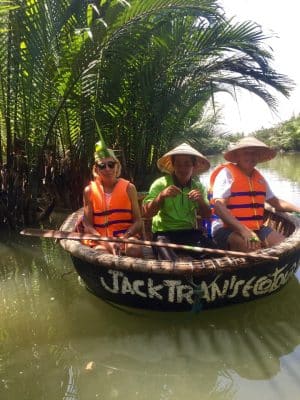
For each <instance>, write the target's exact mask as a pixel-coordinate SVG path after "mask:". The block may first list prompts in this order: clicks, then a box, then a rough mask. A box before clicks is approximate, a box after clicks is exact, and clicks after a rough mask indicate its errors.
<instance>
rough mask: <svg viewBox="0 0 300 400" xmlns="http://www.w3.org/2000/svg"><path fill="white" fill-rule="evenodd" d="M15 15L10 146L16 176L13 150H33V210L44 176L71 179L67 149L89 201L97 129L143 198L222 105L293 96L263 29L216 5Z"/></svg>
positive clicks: (48, 1)
mask: <svg viewBox="0 0 300 400" xmlns="http://www.w3.org/2000/svg"><path fill="white" fill-rule="evenodd" d="M5 4H6V5H5V6H4V4H2V3H1V5H0V11H1V10H2V11H6V13H4V14H3V13H2V14H1V24H4V26H5V28H6V29H3V30H1V31H0V35H1V39H2V43H5V46H3V47H2V49H1V50H0V81H1V86H0V110H1V115H0V118H1V128H2V129H1V132H2V139H3V140H2V142H1V143H0V145H1V144H2V149H4V148H5V150H6V160H7V163H8V165H9V166H12V165H13V164H14V160H13V157H14V142H15V140H16V139H17V138H18V139H22V140H23V143H24V146H23V147H24V151H25V154H26V157H27V162H28V165H29V166H30V168H28V174H27V176H26V185H27V186H26V187H27V192H26V193H27V194H28V196H27V198H26V201H25V200H24V202H26V204H27V202H28V201H29V200H30V203H33V204H34V203H35V202H36V200H37V198H38V196H39V195H40V193H41V190H42V187H43V185H41V182H42V180H41V178H42V177H43V176H44V175H45V170H46V169H47V170H48V171H50V172H51V171H52V172H51V173H52V177H54V178H55V177H57V176H60V175H61V174H59V173H60V166H61V163H60V162H59V161H60V157H61V156H62V155H64V154H65V152H66V150H67V149H69V151H71V153H68V154H71V155H72V158H74V157H76V160H77V161H76V163H75V164H74V163H73V164H72V165H73V166H72V167H71V171H72V173H73V175H72V176H73V178H72V183H71V184H70V182H69V184H70V186H69V188H70V190H72V191H73V192H76V191H77V192H78V198H79V196H80V194H81V190H82V186H83V183H84V179H86V178H87V171H88V166H89V165H88V164H89V162H91V159H92V155H93V146H94V143H95V141H96V140H97V137H98V133H97V130H96V129H95V121H98V124H99V126H100V129H101V132H102V134H103V135H104V136H105V138H106V141H107V143H108V144H109V145H111V146H114V147H116V148H118V149H119V150H120V151H121V153H120V156H121V157H122V155H123V159H124V163H123V164H124V167H126V168H124V171H125V174H126V175H127V176H129V177H130V178H131V179H134V180H135V181H136V182H137V184H138V187H139V188H142V184H143V183H144V182H145V179H144V174H145V173H148V174H149V178H150V176H151V175H153V174H154V173H155V160H156V159H157V157H158V156H159V155H160V154H161V153H163V152H164V151H165V150H166V149H167V148H169V147H170V146H171V145H172V144H175V143H176V138H177V137H178V135H179V134H180V133H181V132H185V131H186V130H188V129H189V126H190V125H191V122H192V121H193V122H195V121H194V115H195V110H197V111H199V114H200V115H201V114H202V110H203V107H205V105H206V103H207V102H208V100H209V99H211V98H212V96H213V95H214V93H216V92H218V91H222V90H223V91H229V92H232V93H234V90H235V88H236V87H241V88H244V89H246V90H250V91H252V92H253V93H255V94H257V95H258V96H260V97H261V98H262V99H263V100H265V101H266V102H267V103H268V104H269V105H270V106H272V107H274V106H275V105H276V101H275V98H274V97H273V96H272V95H271V94H270V91H269V88H270V87H271V88H275V89H276V90H277V91H279V92H281V93H283V94H284V95H288V93H289V90H290V87H291V82H290V81H289V80H288V78H287V77H285V76H284V75H281V74H279V73H277V72H276V71H274V70H273V69H272V67H271V61H272V53H271V52H270V51H268V50H267V49H266V48H265V46H264V40H265V36H264V35H263V33H262V31H261V29H260V27H259V26H258V25H256V24H255V23H250V22H245V23H233V22H232V21H230V20H229V21H228V20H226V18H225V16H224V13H223V11H222V10H221V9H220V7H219V5H218V2H217V0H171V1H170V0H143V1H140V0H131V1H129V0H101V1H99V0H98V1H96V0H95V1H92V0H89V1H86V2H82V1H79V0H30V1H25V0H12V1H9V2H7V3H5ZM6 6H7V7H9V8H7V9H6V8H4V7H6ZM2 149H1V153H3V151H2ZM50 159H51V161H49V160H50ZM45 166H46V167H47V168H45ZM53 171H54V172H53ZM46 175H47V174H46ZM78 175H79V179H78ZM69 177H70V175H69ZM44 178H45V179H44V181H45V180H47V179H46V178H47V176H44ZM75 185H76V187H75ZM62 186H63V187H64V185H62ZM64 188H65V187H64ZM46 194H48V193H46ZM12 201H15V200H13V199H12ZM77 203H78V201H77V202H76V201H75V203H74V204H77ZM23 205H24V204H23ZM35 206H36V205H34V207H35ZM24 207H25V205H24ZM12 208H13V207H12Z"/></svg>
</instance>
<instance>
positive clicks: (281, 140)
mask: <svg viewBox="0 0 300 400" xmlns="http://www.w3.org/2000/svg"><path fill="white" fill-rule="evenodd" d="M255 136H256V137H257V138H258V139H260V140H262V141H264V142H266V143H268V144H270V145H271V146H273V147H275V148H277V149H278V150H282V151H300V116H299V115H298V116H297V117H292V118H291V119H289V120H288V121H284V122H282V123H280V124H278V125H277V126H275V127H273V128H269V129H262V130H259V131H257V132H255Z"/></svg>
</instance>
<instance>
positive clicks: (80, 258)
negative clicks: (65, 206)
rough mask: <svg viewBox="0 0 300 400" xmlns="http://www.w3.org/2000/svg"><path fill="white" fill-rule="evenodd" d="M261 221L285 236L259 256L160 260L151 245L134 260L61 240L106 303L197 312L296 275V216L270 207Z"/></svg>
mask: <svg viewBox="0 0 300 400" xmlns="http://www.w3.org/2000/svg"><path fill="white" fill-rule="evenodd" d="M81 215H82V210H78V211H76V212H74V213H73V214H71V215H70V216H69V217H68V218H67V219H66V220H65V221H64V223H63V224H62V226H61V230H63V231H74V229H75V225H76V222H77V221H78V218H80V216H81ZM265 219H266V221H265V223H266V224H267V225H268V226H271V227H272V228H273V229H275V230H277V231H279V232H281V233H282V234H284V236H285V237H286V239H285V240H284V241H283V242H282V243H280V244H279V245H277V246H274V247H272V248H268V249H261V250H259V251H257V252H256V253H255V254H257V256H258V257H257V259H256V258H255V259H253V258H252V259H250V258H247V257H245V258H244V257H239V258H237V257H229V256H226V257H223V256H222V257H220V256H218V257H215V258H207V259H205V258H204V259H202V260H184V259H179V260H178V261H175V262H173V261H159V260H156V259H155V258H154V257H153V254H152V250H151V247H145V248H144V255H145V256H144V257H143V258H132V257H126V256H114V255H111V254H107V253H103V252H99V251H97V250H94V249H93V248H91V247H88V246H86V245H84V244H82V243H81V242H80V241H76V240H70V239H63V240H61V241H60V244H61V246H62V247H63V248H64V249H65V250H66V251H67V252H69V253H70V255H71V257H72V261H73V264H74V267H75V269H76V271H77V273H78V274H79V276H80V277H81V278H82V280H83V281H84V283H85V285H86V286H87V288H88V289H89V290H90V291H91V292H92V293H94V294H95V295H97V296H99V297H100V298H102V299H104V300H106V301H110V302H113V303H117V304H119V305H124V306H130V307H138V308H145V309H152V310H161V311H189V310H200V309H207V308H212V307H220V306H224V305H227V304H233V303H241V302H246V301H249V300H253V299H257V298H260V297H262V296H266V295H269V294H271V293H273V292H275V291H277V290H278V289H280V288H281V287H282V286H284V285H285V284H286V283H287V282H288V280H289V279H290V277H291V276H292V275H293V274H294V273H295V271H296V269H297V267H298V261H299V257H300V219H298V218H297V217H294V216H292V215H290V214H283V213H275V212H272V211H271V210H266V212H265ZM252 254H253V253H252ZM259 256H273V257H278V260H275V261H274V260H269V259H263V258H260V257H259Z"/></svg>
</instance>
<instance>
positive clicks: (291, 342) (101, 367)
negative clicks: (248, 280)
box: [0, 238, 300, 400]
mask: <svg viewBox="0 0 300 400" xmlns="http://www.w3.org/2000/svg"><path fill="white" fill-rule="evenodd" d="M6 239H7V240H6V241H2V242H1V245H0V246H1V259H0V399H1V400H6V399H7V400H8V399H17V398H18V399H22V400H25V399H31V400H34V399H39V400H41V399H47V400H49V399H50V400H51V399H63V400H75V399H76V400H79V399H84V400H89V399H94V398H100V399H110V398H122V399H125V400H127V399H133V398H138V399H183V398H189V399H191V400H193V399H199V398H201V399H206V398H207V399H233V398H234V399H236V398H243V399H244V398H245V397H237V396H238V394H239V391H240V382H241V380H243V381H245V380H247V381H252V382H254V381H255V382H258V381H267V382H269V385H271V386H272V382H273V381H274V379H275V378H276V376H278V375H279V374H280V373H281V372H282V369H283V367H282V360H283V359H285V358H284V357H285V356H289V355H291V354H292V355H293V357H294V358H295V357H296V358H297V357H298V353H297V350H296V347H297V346H298V345H299V343H300V321H299V318H298V315H299V313H300V305H299V301H298V299H299V297H300V288H299V283H298V280H297V279H296V277H294V278H293V279H292V280H291V281H290V282H289V283H288V285H287V286H286V287H284V288H283V289H282V290H281V291H280V292H278V293H276V294H273V295H271V296H269V297H266V298H264V299H261V300H258V301H254V302H250V303H245V304H240V305H235V306H230V307H227V308H222V309H216V310H209V311H204V312H200V313H198V314H193V313H159V312H150V311H142V310H133V309H124V308H120V307H116V306H113V305H110V304H108V303H105V302H103V301H102V300H100V299H98V298H96V297H95V296H93V295H92V294H90V293H89V292H88V291H87V290H86V289H85V288H84V287H82V286H81V285H80V284H79V282H78V280H77V276H76V274H75V273H73V272H72V273H70V271H73V269H72V264H71V261H70V259H69V257H68V256H67V255H66V254H65V253H63V251H62V250H61V249H60V247H59V246H57V245H55V244H54V243H53V242H52V241H49V240H47V239H44V240H39V239H37V240H30V241H28V240H26V241H24V238H22V239H20V238H14V241H13V243H14V244H12V245H11V244H9V243H11V240H10V238H6ZM297 361H298V360H297ZM293 365H294V364H293V363H290V364H289V366H288V369H289V375H290V378H289V379H292V380H293V382H294V381H295V382H296V381H297V382H298V380H299V375H300V373H299V372H298V369H297V368H296V366H295V367H294V366H293ZM295 365H297V363H296V364H295ZM284 368H286V367H284ZM289 382H290V380H289V381H286V384H283V389H282V390H283V391H286V392H287V391H288V386H289V385H288V384H289ZM269 389H270V388H269ZM269 389H268V390H269ZM265 390H266V389H265ZM277 392H278V390H277V389H276V385H274V387H272V397H264V396H262V397H263V398H266V399H269V398H270V399H271V398H272V399H276V398H277V397H276V395H277V394H276V393H277ZM250 394H251V393H250V392H249V396H250ZM252 394H253V393H252ZM263 394H264V393H262V395H263ZM281 395H282V393H281ZM199 396H200V397H199ZM249 398H250V397H249ZM278 398H280V397H278ZM291 398H292V397H289V399H291ZM295 399H296V397H295Z"/></svg>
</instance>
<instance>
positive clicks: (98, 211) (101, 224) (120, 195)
mask: <svg viewBox="0 0 300 400" xmlns="http://www.w3.org/2000/svg"><path fill="white" fill-rule="evenodd" d="M128 184H129V181H127V180H125V179H122V178H120V179H119V180H118V182H117V184H116V185H115V187H114V189H113V192H112V195H111V199H110V203H109V206H108V207H107V206H106V201H105V194H104V191H103V186H102V185H101V183H100V182H98V181H92V182H90V188H91V197H90V200H91V202H92V205H93V225H94V227H95V229H96V230H97V231H98V232H99V234H100V235H101V236H120V235H122V234H123V233H125V232H126V231H127V229H128V228H129V227H130V226H131V225H132V223H133V216H132V208H131V201H130V198H129V196H128V194H127V187H128Z"/></svg>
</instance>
